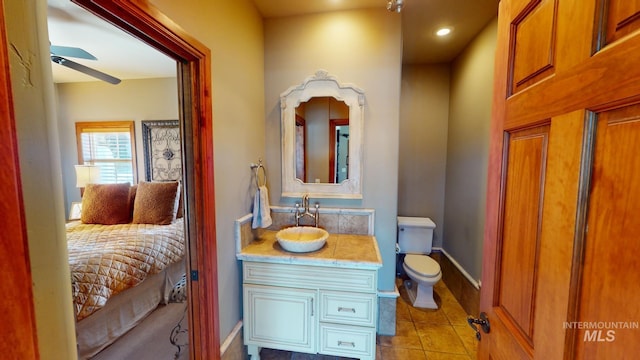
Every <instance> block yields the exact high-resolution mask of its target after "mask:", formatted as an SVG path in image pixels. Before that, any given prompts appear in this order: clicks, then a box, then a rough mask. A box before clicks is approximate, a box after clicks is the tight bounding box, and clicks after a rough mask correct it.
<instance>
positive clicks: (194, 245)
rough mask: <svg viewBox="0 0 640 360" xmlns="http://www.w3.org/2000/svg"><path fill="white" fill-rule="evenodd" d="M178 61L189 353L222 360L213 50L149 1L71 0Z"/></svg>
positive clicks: (191, 355)
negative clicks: (185, 220)
mask: <svg viewBox="0 0 640 360" xmlns="http://www.w3.org/2000/svg"><path fill="white" fill-rule="evenodd" d="M71 1H72V2H73V3H75V4H77V5H79V6H81V7H83V8H85V9H86V10H88V11H89V12H91V13H93V14H94V15H96V16H98V17H101V18H102V19H104V20H105V21H107V22H108V23H110V24H112V25H114V26H116V27H117V28H119V29H121V30H123V31H125V32H127V33H129V34H131V35H132V36H134V37H136V38H138V39H140V40H141V41H143V42H144V43H146V44H148V45H149V46H151V47H153V48H155V49H157V50H158V51H160V52H162V53H164V54H165V55H167V56H169V57H170V58H172V59H174V60H176V62H177V63H178V89H179V90H178V91H179V96H178V97H179V109H180V118H181V119H182V120H183V121H182V122H181V124H180V126H181V131H182V134H183V136H182V146H183V149H184V160H185V161H184V168H185V179H184V191H185V218H187V219H188V221H187V222H185V224H186V231H187V234H188V236H187V238H188V239H189V242H188V247H187V264H188V265H187V271H188V274H189V275H190V278H191V281H188V282H187V283H188V286H187V289H188V299H189V301H188V304H189V305H188V318H189V354H190V358H191V359H220V340H219V339H220V330H219V323H218V320H219V316H218V311H219V309H218V273H217V246H216V224H215V219H216V217H215V187H214V165H213V116H212V105H211V104H212V98H211V51H210V50H209V49H208V48H207V47H206V46H205V45H203V44H202V43H200V42H199V41H198V40H196V39H195V38H193V37H192V36H191V35H189V34H188V33H187V32H186V31H185V30H183V29H182V28H181V27H179V26H178V25H177V24H176V23H174V22H173V21H172V20H171V19H169V18H168V17H167V16H166V15H164V14H163V13H162V12H160V11H159V10H158V9H157V8H155V7H154V6H153V5H151V4H150V3H149V1H148V0H71Z"/></svg>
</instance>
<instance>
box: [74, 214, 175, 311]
mask: <svg viewBox="0 0 640 360" xmlns="http://www.w3.org/2000/svg"><path fill="white" fill-rule="evenodd" d="M67 247H68V250H69V265H70V267H71V277H72V283H73V293H74V294H73V298H74V299H73V301H74V305H75V311H76V316H77V320H78V321H80V320H82V319H84V318H85V317H87V316H89V315H91V314H92V313H94V312H95V311H97V310H99V309H100V308H102V307H103V306H104V305H105V303H106V302H107V300H108V299H109V297H111V296H113V295H116V294H118V293H120V292H122V291H124V290H126V289H128V288H131V287H134V286H136V285H138V284H139V283H141V282H142V281H143V280H144V279H145V278H146V277H147V275H153V274H156V273H158V272H160V271H162V270H163V269H164V268H166V267H167V266H169V265H170V264H172V263H174V262H176V261H178V260H180V259H181V258H182V257H183V256H184V252H185V241H184V229H183V219H182V218H180V219H177V220H176V221H174V222H173V223H172V224H170V225H150V224H119V225H95V224H83V223H81V222H73V223H69V224H67Z"/></svg>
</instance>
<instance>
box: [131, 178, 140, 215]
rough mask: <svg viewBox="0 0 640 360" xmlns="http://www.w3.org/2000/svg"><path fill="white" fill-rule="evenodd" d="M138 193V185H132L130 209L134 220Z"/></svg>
mask: <svg viewBox="0 0 640 360" xmlns="http://www.w3.org/2000/svg"><path fill="white" fill-rule="evenodd" d="M137 191H138V184H136V185H132V186H131V187H130V188H129V209H131V210H130V212H131V217H130V218H131V219H133V204H134V202H135V201H136V192H137Z"/></svg>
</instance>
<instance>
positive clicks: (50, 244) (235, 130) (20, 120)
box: [5, 0, 265, 359]
mask: <svg viewBox="0 0 640 360" xmlns="http://www.w3.org/2000/svg"><path fill="white" fill-rule="evenodd" d="M153 2H154V3H156V4H157V5H158V6H159V7H160V9H161V10H162V11H164V12H165V13H166V14H167V15H168V16H169V17H170V18H172V19H174V20H175V21H176V22H177V23H178V24H180V25H182V26H183V27H184V28H185V29H186V30H187V31H188V32H189V33H190V34H191V35H193V36H194V37H195V38H197V39H198V40H199V41H201V42H202V43H204V44H205V45H206V46H208V47H209V48H210V49H211V50H212V54H213V61H212V76H213V113H214V137H215V156H216V157H215V169H216V184H215V185H216V207H217V208H218V210H217V211H216V216H217V218H216V222H217V241H218V256H219V257H218V264H219V268H220V269H221V271H220V272H219V279H218V281H219V294H220V333H221V338H222V339H224V338H226V337H227V335H229V333H230V332H231V330H232V329H233V327H234V326H235V324H236V323H237V322H238V321H239V320H240V319H241V304H240V298H241V296H240V273H239V269H238V265H237V261H236V260H235V246H234V241H233V221H234V220H235V219H236V218H238V217H240V216H242V215H244V214H246V213H247V212H249V210H250V204H251V202H252V196H253V189H252V188H251V184H253V183H252V182H251V171H250V168H249V164H250V163H251V162H256V161H257V159H258V158H259V157H262V156H264V148H265V141H264V134H265V132H264V82H263V81H264V70H263V64H264V61H263V30H262V20H261V18H260V16H259V14H258V13H257V11H256V10H255V8H254V6H253V5H252V3H251V2H250V1H248V0H240V1H233V2H224V3H215V4H214V3H212V2H202V1H197V0H185V1H180V2H175V1H170V0H158V1H153ZM5 8H6V14H10V16H7V21H8V23H7V28H8V30H9V39H10V41H11V43H13V44H15V45H16V47H17V49H19V50H20V54H21V55H24V56H27V57H28V59H27V58H24V59H25V60H27V61H31V63H30V64H27V68H25V67H23V65H22V64H21V62H20V60H21V59H20V58H19V57H18V56H17V55H16V54H14V53H12V54H11V56H10V60H11V61H12V64H11V65H12V67H11V70H12V79H13V81H12V83H13V88H14V100H15V109H16V127H17V132H18V138H19V139H18V141H19V156H20V166H21V174H22V182H23V189H24V204H25V216H26V219H27V233H28V236H29V248H30V257H31V270H32V274H33V282H34V297H35V310H36V326H37V331H38V340H39V348H40V354H41V358H42V359H74V358H75V356H76V355H75V354H76V350H75V341H74V339H75V334H74V324H73V312H72V307H71V287H70V285H71V284H70V282H69V276H70V275H69V270H68V264H67V260H66V259H67V255H66V242H65V235H64V222H65V221H64V213H65V212H64V208H65V200H64V196H63V194H64V189H63V184H62V178H63V176H62V171H61V169H62V162H61V160H60V159H61V153H60V144H59V137H58V123H57V119H56V116H55V114H56V109H55V106H56V104H55V99H54V87H53V81H52V77H51V62H50V60H49V58H48V53H49V52H48V48H49V41H48V36H47V28H46V25H47V22H46V1H45V0H26V1H25V0H8V1H6V2H5ZM229 34H233V36H229ZM163 108H164V105H163ZM164 114H165V113H164V112H162V114H160V113H158V112H153V113H151V112H150V113H149V114H148V115H149V116H156V115H157V116H160V115H164ZM103 115H105V116H109V117H112V116H113V117H120V116H125V115H127V114H122V113H114V114H112V115H111V114H106V113H105V114H103ZM130 116H131V115H128V116H127V117H130ZM66 136H69V135H68V134H67V135H66ZM74 142H75V140H74Z"/></svg>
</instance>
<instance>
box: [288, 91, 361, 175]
mask: <svg viewBox="0 0 640 360" xmlns="http://www.w3.org/2000/svg"><path fill="white" fill-rule="evenodd" d="M295 150H296V179H299V180H300V181H302V182H304V183H330V184H337V183H340V182H342V181H344V180H346V179H348V177H349V170H348V167H349V106H347V104H345V103H344V101H339V100H336V99H335V98H333V97H330V96H320V97H313V98H310V99H309V100H308V101H305V102H302V103H300V105H298V106H297V107H296V146H295Z"/></svg>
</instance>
